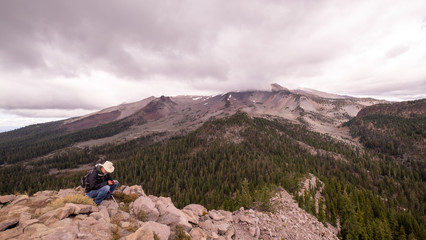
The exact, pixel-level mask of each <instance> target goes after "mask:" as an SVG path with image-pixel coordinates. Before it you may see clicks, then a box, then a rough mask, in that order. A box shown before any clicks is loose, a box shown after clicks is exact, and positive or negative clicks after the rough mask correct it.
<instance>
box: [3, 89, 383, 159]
mask: <svg viewBox="0 0 426 240" xmlns="http://www.w3.org/2000/svg"><path fill="white" fill-rule="evenodd" d="M272 87H273V91H271V92H268V91H247V92H229V93H226V94H222V95H217V96H211V97H206V96H177V97H164V96H162V97H160V98H154V97H150V98H147V99H144V100H141V101H139V102H135V103H130V104H122V105H119V106H116V107H110V108H107V109H104V110H101V111H99V112H96V113H93V114H89V115H86V116H82V117H78V118H72V119H68V120H64V121H58V122H51V123H46V124H37V125H32V126H28V127H24V128H21V129H18V130H14V131H10V132H6V133H0V153H1V155H0V164H4V163H15V162H20V161H24V160H28V159H26V157H30V158H36V157H40V156H43V155H45V154H48V153H50V152H52V151H55V150H59V149H63V148H65V147H69V146H73V145H74V146H79V147H91V146H94V145H102V144H106V143H123V142H125V141H128V140H132V139H137V138H139V137H141V136H148V135H150V134H152V133H164V134H165V136H164V137H163V138H160V139H164V138H168V137H171V136H175V135H183V134H186V133H188V132H191V131H193V130H195V129H197V128H198V127H200V126H201V125H202V124H203V123H205V122H206V121H208V120H210V119H219V118H223V117H227V116H230V115H232V114H235V113H236V112H237V111H244V112H246V113H248V114H249V115H250V116H257V117H269V116H276V117H282V118H285V119H288V120H291V121H293V122H297V123H302V124H304V125H306V126H308V127H309V128H310V129H312V130H314V131H317V132H320V133H326V134H328V135H330V136H332V137H335V138H337V139H339V140H345V141H349V140H350V135H349V132H348V131H347V129H345V128H340V125H341V124H342V123H344V122H346V121H348V120H350V119H351V118H352V117H355V116H356V114H357V113H358V111H359V110H361V109H362V108H363V107H365V106H370V105H373V104H377V103H383V102H384V101H380V100H375V99H359V98H348V97H341V96H338V95H333V94H325V93H320V92H318V91H306V90H294V91H293V90H292V91H290V90H288V89H286V88H283V87H281V86H279V85H278V84H273V86H272ZM355 144H356V143H355ZM24 151H28V152H31V153H30V154H23V152H24Z"/></svg>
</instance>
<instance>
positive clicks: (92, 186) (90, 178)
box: [87, 170, 107, 191]
mask: <svg viewBox="0 0 426 240" xmlns="http://www.w3.org/2000/svg"><path fill="white" fill-rule="evenodd" d="M97 176H98V171H96V170H94V171H93V172H92V174H90V175H89V176H88V177H87V180H88V182H89V191H90V190H96V189H99V188H101V187H103V186H105V185H107V181H102V182H97V181H96V179H97Z"/></svg>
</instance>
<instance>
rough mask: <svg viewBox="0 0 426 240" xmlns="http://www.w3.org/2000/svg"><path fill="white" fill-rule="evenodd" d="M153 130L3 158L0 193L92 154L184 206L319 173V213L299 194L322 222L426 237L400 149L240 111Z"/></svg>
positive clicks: (420, 187)
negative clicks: (27, 160) (165, 135)
mask: <svg viewBox="0 0 426 240" xmlns="http://www.w3.org/2000/svg"><path fill="white" fill-rule="evenodd" d="M153 137H155V136H148V137H144V138H140V139H136V140H134V141H129V142H127V143H125V144H122V145H118V146H116V145H107V146H101V147H97V148H93V149H81V150H70V151H69V152H64V153H62V155H61V156H60V157H57V158H52V159H50V160H49V161H46V162H44V164H40V163H33V164H27V165H26V166H23V165H15V166H11V167H3V168H1V169H0V177H1V178H2V179H4V181H2V182H1V183H0V191H1V193H0V194H5V193H10V192H14V191H29V192H35V191H38V190H42V189H47V188H49V189H58V188H64V187H70V186H76V185H77V184H78V181H79V178H80V177H81V175H82V174H83V172H76V173H68V174H60V175H55V174H51V175H49V174H48V173H49V168H52V167H55V168H60V166H62V165H61V164H63V163H64V162H73V166H77V165H78V164H81V163H91V162H93V160H95V159H97V157H98V156H100V155H103V156H106V159H111V160H117V159H121V160H119V161H117V162H116V171H115V172H114V177H115V178H117V179H119V180H120V182H121V183H123V184H128V185H132V184H141V185H142V186H143V188H144V189H145V190H146V191H147V193H148V194H154V195H163V196H171V197H172V199H173V201H174V202H175V203H177V205H178V206H179V207H182V206H185V205H187V204H189V203H200V204H203V205H204V206H206V207H208V208H210V209H211V208H224V209H228V210H235V209H237V208H239V207H240V206H242V205H247V202H246V199H245V196H246V195H247V193H245V191H246V190H247V188H248V189H249V190H248V191H249V194H248V195H250V196H256V194H258V193H259V192H260V193H267V192H268V189H273V187H274V186H282V187H284V188H286V189H287V190H288V191H290V192H292V193H296V192H297V191H298V187H299V186H298V183H299V181H300V179H301V178H302V177H303V176H306V175H307V174H308V173H313V174H315V175H316V176H318V177H319V178H320V179H321V180H322V181H323V182H324V183H325V188H324V191H323V194H324V197H325V201H324V203H323V204H321V205H324V207H323V208H321V209H320V211H318V212H317V211H315V210H314V208H313V207H312V204H313V203H312V202H310V201H309V199H306V200H305V199H299V202H300V204H301V206H302V207H304V208H305V209H307V210H308V211H310V212H311V213H313V214H314V215H317V216H318V218H319V219H321V220H322V221H324V222H329V223H331V224H333V225H337V224H338V223H340V225H341V232H340V235H341V237H342V238H344V239H391V238H393V239H404V238H405V239H406V238H411V239H415V238H416V239H425V238H426V232H425V229H426V225H425V209H424V207H425V206H424V199H425V198H426V195H425V193H426V185H425V173H424V170H423V169H416V168H413V167H412V168H408V167H406V166H404V165H403V164H400V163H399V162H398V161H396V160H394V159H393V158H392V157H387V156H386V155H383V154H381V153H376V152H375V151H369V150H366V151H364V150H361V149H356V148H354V147H353V146H349V145H346V144H343V143H341V142H338V141H336V140H333V139H332V138H330V137H327V136H326V135H321V134H318V133H315V132H311V131H309V130H308V129H306V128H305V127H303V126H302V125H298V124H293V123H291V122H289V121H287V120H284V119H281V118H273V119H269V120H267V119H264V118H252V117H249V116H248V115H246V114H245V113H241V112H240V113H237V114H235V115H233V116H231V117H229V118H225V119H220V120H212V121H209V122H207V123H205V124H204V125H203V126H202V127H201V128H199V129H198V130H196V131H194V132H192V133H190V134H188V135H185V136H181V137H176V138H173V139H170V140H167V141H163V142H160V143H155V144H152V138H153ZM301 143H304V144H301ZM306 146H310V147H312V148H313V149H317V151H311V150H309V148H307V147H306ZM70 166H71V165H70ZM64 167H65V168H67V167H69V166H64ZM245 185H247V186H246V187H244V186H245ZM251 200H258V199H253V198H252V199H251Z"/></svg>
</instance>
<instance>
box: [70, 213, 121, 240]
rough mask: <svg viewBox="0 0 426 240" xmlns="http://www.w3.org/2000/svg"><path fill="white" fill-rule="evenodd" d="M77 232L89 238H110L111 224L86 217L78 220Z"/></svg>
mask: <svg viewBox="0 0 426 240" xmlns="http://www.w3.org/2000/svg"><path fill="white" fill-rule="evenodd" d="M78 229H79V230H80V231H79V234H80V235H81V234H82V236H83V235H84V236H91V237H90V239H112V235H113V234H112V226H111V224H108V223H106V222H105V220H103V219H100V220H96V219H94V218H93V217H90V216H89V217H88V218H86V219H84V220H81V221H79V222H78Z"/></svg>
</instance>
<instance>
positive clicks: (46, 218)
mask: <svg viewBox="0 0 426 240" xmlns="http://www.w3.org/2000/svg"><path fill="white" fill-rule="evenodd" d="M70 214H71V208H70V207H65V206H64V207H61V208H57V209H55V210H52V211H49V212H47V213H45V214H43V215H41V216H40V217H39V218H38V220H39V221H40V222H42V223H44V224H46V225H49V224H51V223H53V222H56V221H58V220H62V219H64V218H66V217H68V216H69V215H70Z"/></svg>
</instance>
